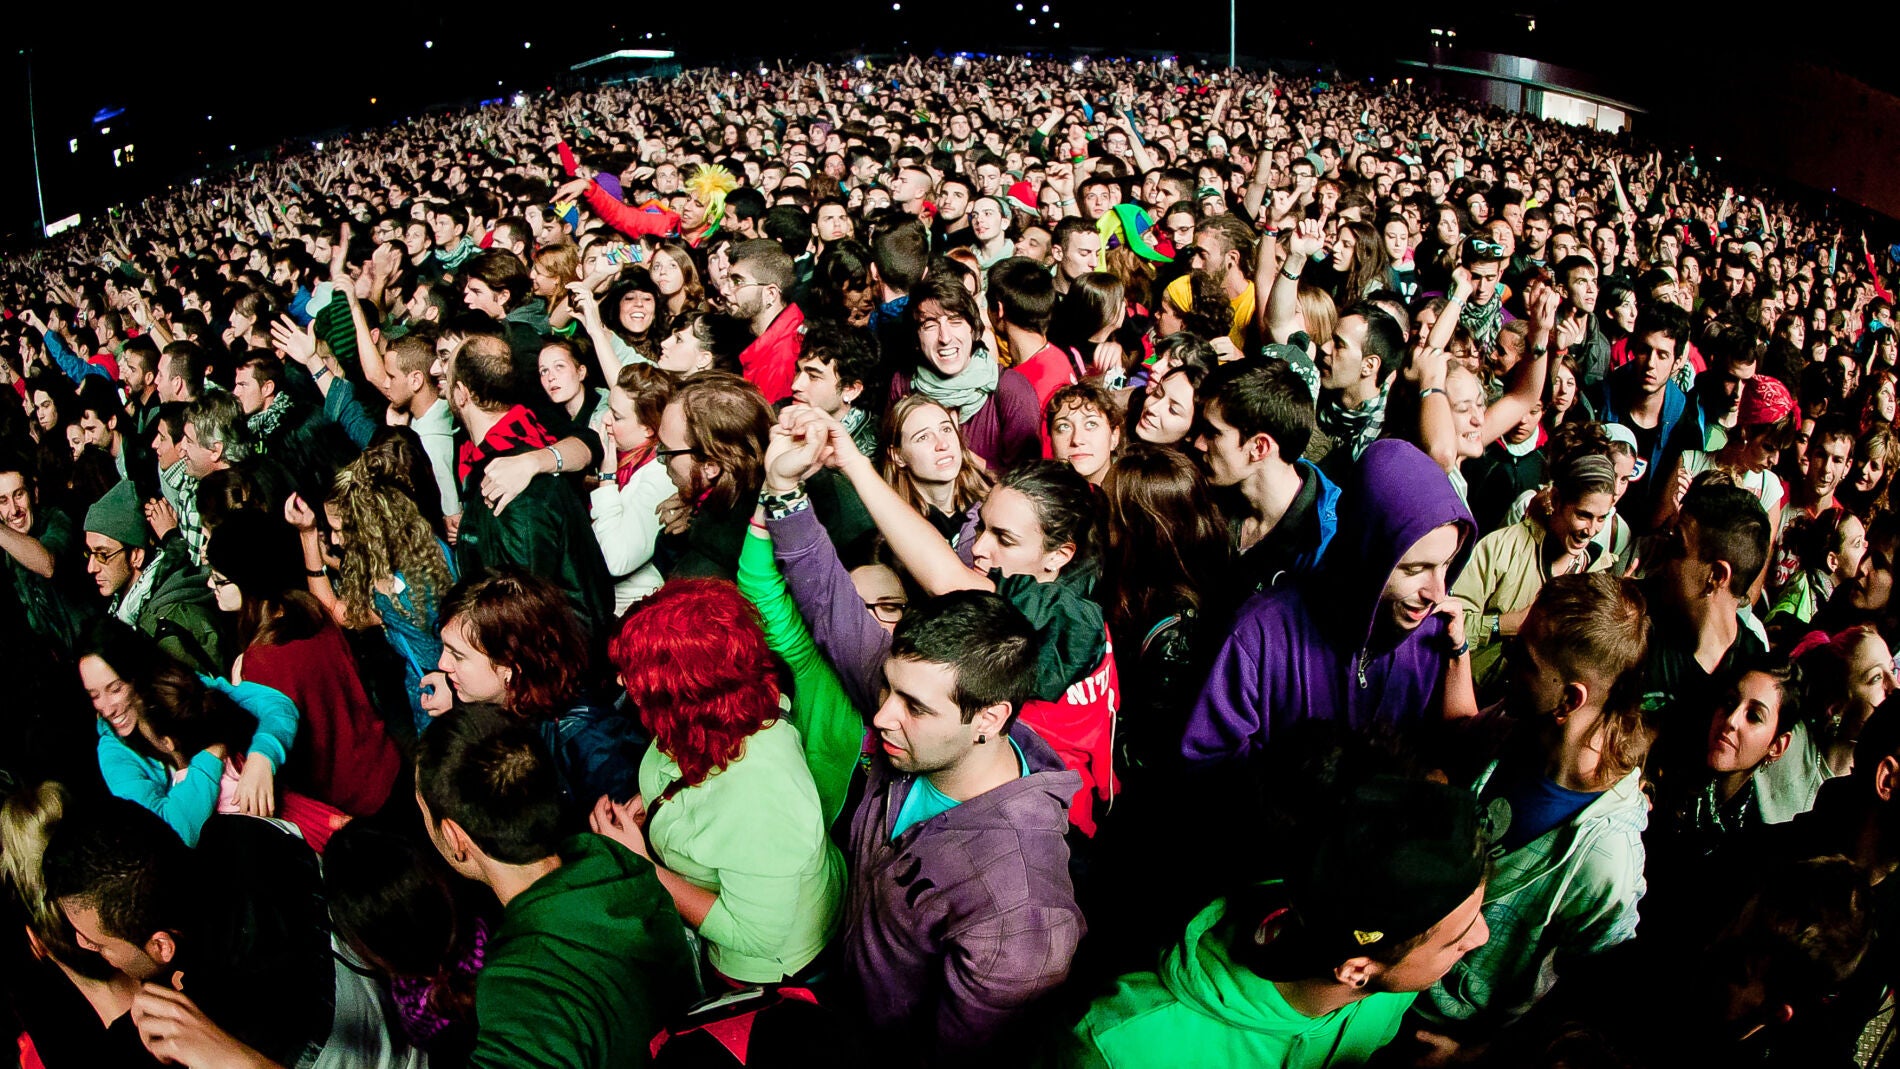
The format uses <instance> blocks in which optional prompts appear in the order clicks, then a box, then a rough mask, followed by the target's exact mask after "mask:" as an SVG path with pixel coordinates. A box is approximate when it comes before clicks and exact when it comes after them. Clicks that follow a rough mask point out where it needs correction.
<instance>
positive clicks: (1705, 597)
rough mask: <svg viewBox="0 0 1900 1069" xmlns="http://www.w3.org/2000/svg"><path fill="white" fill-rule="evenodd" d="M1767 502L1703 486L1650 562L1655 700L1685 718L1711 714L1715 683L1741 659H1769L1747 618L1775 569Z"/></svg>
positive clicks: (1716, 485)
mask: <svg viewBox="0 0 1900 1069" xmlns="http://www.w3.org/2000/svg"><path fill="white" fill-rule="evenodd" d="M1769 541H1770V537H1769V529H1768V514H1767V512H1766V511H1764V510H1763V509H1762V505H1761V499H1759V498H1757V497H1756V496H1755V495H1754V494H1753V493H1751V492H1749V491H1747V490H1744V489H1742V488H1741V487H1739V486H1735V485H1732V484H1728V483H1722V482H1716V481H1704V482H1698V483H1697V484H1696V485H1694V486H1692V487H1691V488H1690V490H1689V492H1688V493H1687V494H1686V495H1684V496H1683V499H1682V506H1681V507H1680V508H1679V509H1678V510H1677V512H1676V521H1675V524H1674V525H1673V526H1671V527H1670V528H1669V530H1667V531H1663V532H1661V534H1660V537H1659V540H1658V544H1657V547H1656V548H1655V549H1654V550H1652V551H1651V557H1650V559H1649V561H1648V562H1647V565H1648V569H1647V570H1648V578H1647V579H1646V581H1645V582H1646V586H1645V589H1644V593H1645V594H1646V595H1647V596H1648V598H1649V604H1650V613H1651V615H1653V616H1654V617H1655V618H1656V630H1655V635H1654V638H1653V640H1652V641H1651V642H1650V645H1649V683H1648V686H1649V690H1650V693H1651V694H1652V696H1653V698H1652V700H1653V701H1654V702H1655V703H1657V704H1659V705H1661V706H1672V707H1674V708H1676V709H1679V710H1680V711H1681V712H1682V714H1683V715H1685V716H1695V715H1698V714H1700V713H1702V712H1704V711H1706V710H1708V709H1710V708H1713V705H1712V704H1711V703H1712V702H1714V701H1715V700H1716V699H1717V698H1718V697H1719V695H1717V694H1715V693H1714V689H1713V688H1714V680H1715V679H1716V678H1717V677H1718V676H1720V675H1721V674H1722V671H1723V669H1725V668H1727V667H1729V666H1730V665H1731V664H1733V663H1734V662H1735V660H1736V659H1737V658H1738V657H1747V656H1752V655H1754V654H1759V653H1761V652H1763V649H1764V648H1763V645H1762V641H1761V639H1760V638H1758V637H1756V634H1755V632H1754V630H1752V629H1751V628H1747V627H1744V626H1742V622H1741V618H1740V614H1741V612H1742V611H1743V610H1744V609H1746V608H1747V607H1748V605H1749V603H1750V591H1751V590H1753V589H1754V588H1755V584H1756V582H1757V580H1759V579H1760V578H1761V577H1762V570H1763V569H1764V568H1765V567H1766V566H1767V564H1768V546H1769Z"/></svg>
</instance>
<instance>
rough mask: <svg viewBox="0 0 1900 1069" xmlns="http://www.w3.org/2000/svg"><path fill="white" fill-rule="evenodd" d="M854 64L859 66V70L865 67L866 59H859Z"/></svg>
mask: <svg viewBox="0 0 1900 1069" xmlns="http://www.w3.org/2000/svg"><path fill="white" fill-rule="evenodd" d="M852 66H854V67H856V68H857V69H859V70H863V69H864V61H863V60H858V61H857V62H856V63H854V64H852Z"/></svg>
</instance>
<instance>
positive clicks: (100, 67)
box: [0, 0, 1900, 235]
mask: <svg viewBox="0 0 1900 1069" xmlns="http://www.w3.org/2000/svg"><path fill="white" fill-rule="evenodd" d="M1043 2H1044V0H1034V2H1033V3H1025V5H1024V6H1025V11H1024V12H1022V13H1018V12H1016V11H1015V6H1016V0H975V2H972V3H966V4H961V5H956V6H955V7H953V8H947V7H945V6H944V5H942V4H937V3H929V4H926V3H924V2H923V0H913V2H911V3H908V4H905V5H904V6H905V8H906V9H907V10H903V11H899V12H893V11H892V10H891V4H890V0H875V2H873V0H829V2H827V3H826V4H823V5H819V6H818V7H817V8H805V7H804V6H803V5H778V6H781V7H782V9H783V10H785V11H786V12H787V13H788V14H789V13H792V12H797V11H800V10H801V9H802V10H823V11H825V12H826V14H827V17H826V19H825V21H824V22H823V23H822V24H820V25H821V27H822V28H823V29H824V30H826V31H829V32H819V33H813V34H809V35H807V34H800V35H797V37H796V40H797V41H798V42H799V43H800V44H801V45H802V46H803V47H804V48H806V49H809V50H810V51H808V52H805V53H802V54H805V55H810V56H813V57H814V58H815V57H818V56H822V55H824V54H827V53H830V54H850V53H851V52H853V51H855V50H858V49H867V50H869V49H901V48H902V47H903V45H904V42H913V43H920V42H924V41H929V42H931V44H932V46H933V47H935V48H939V49H954V48H967V49H972V50H990V51H1014V50H1021V49H1024V48H1030V47H1033V48H1037V49H1063V50H1067V49H1080V50H1084V51H1088V52H1094V53H1114V52H1119V51H1122V50H1128V51H1138V50H1146V51H1154V50H1167V51H1171V52H1181V53H1189V52H1194V51H1207V52H1220V53H1224V52H1225V50H1226V46H1227V5H1226V4H1225V3H1221V2H1220V0H1181V2H1179V3H1174V4H1169V5H1166V7H1165V8H1161V7H1158V6H1157V5H1154V4H1140V5H1136V4H1128V3H1116V2H1114V0H1048V2H1049V3H1050V5H1051V9H1052V10H1051V12H1049V13H1048V14H1042V13H1040V12H1039V11H1038V10H1037V9H1038V8H1040V7H1041V5H1042V3H1043ZM1240 6H1241V8H1242V10H1241V15H1240V51H1241V53H1242V54H1243V55H1255V56H1271V57H1287V58H1292V57H1297V58H1311V59H1316V60H1325V61H1328V62H1333V61H1337V62H1339V63H1342V64H1344V65H1346V66H1348V67H1349V68H1357V69H1358V70H1362V71H1366V72H1368V73H1376V72H1380V71H1382V70H1384V69H1386V65H1387V64H1388V63H1389V61H1390V60H1391V59H1392V57H1394V56H1395V55H1397V54H1400V53H1407V52H1409V53H1417V52H1418V51H1419V50H1420V46H1421V45H1422V43H1423V42H1424V41H1425V40H1426V39H1427V38H1426V36H1425V34H1426V27H1427V26H1429V25H1435V24H1449V25H1455V26H1456V27H1457V28H1458V30H1459V36H1460V39H1461V41H1462V42H1464V43H1466V44H1467V45H1468V46H1470V47H1485V46H1490V47H1496V48H1498V49H1499V50H1501V51H1508V52H1512V53H1515V54H1522V55H1531V56H1535V57H1537V58H1541V59H1547V60H1550V61H1553V62H1556V63H1559V64H1563V65H1566V66H1572V67H1577V68H1580V69H1586V70H1592V71H1595V72H1598V73H1601V74H1605V75H1608V76H1609V77H1611V79H1612V80H1613V82H1615V83H1616V84H1620V85H1622V86H1625V87H1627V88H1626V91H1625V94H1624V95H1625V96H1626V98H1627V99H1632V100H1634V101H1636V102H1637V103H1642V104H1647V105H1649V106H1651V108H1652V110H1654V111H1655V112H1656V117H1657V118H1658V119H1660V120H1665V121H1667V120H1671V119H1674V120H1677V121H1691V122H1692V121H1693V116H1672V115H1670V114H1669V101H1668V100H1667V99H1664V100H1659V101H1658V100H1645V99H1644V98H1643V93H1644V85H1645V83H1648V82H1650V80H1651V79H1650V74H1651V73H1652V72H1653V71H1654V70H1656V69H1659V68H1660V67H1662V66H1668V67H1671V68H1675V69H1678V70H1679V69H1680V68H1681V67H1682V66H1684V65H1685V64H1696V63H1706V64H1707V65H1708V66H1709V68H1710V70H1711V71H1712V72H1713V75H1714V76H1715V77H1725V76H1746V75H1748V74H1749V73H1750V65H1753V64H1760V63H1764V62H1770V61H1771V60H1769V59H1766V58H1764V53H1763V50H1761V49H1759V48H1756V47H1754V46H1753V45H1752V44H1750V43H1749V42H1751V41H1753V40H1758V39H1759V35H1761V34H1763V33H1768V32H1770V28H1769V27H1767V26H1765V25H1762V24H1759V23H1757V22H1756V21H1755V20H1753V19H1750V18H1741V19H1739V21H1738V16H1737V15H1736V14H1734V11H1733V9H1732V8H1730V7H1724V8H1721V9H1717V10H1718V11H1719V12H1720V14H1719V15H1717V16H1715V19H1714V21H1713V22H1709V21H1705V20H1704V18H1703V16H1702V15H1701V14H1700V13H1698V12H1685V11H1680V10H1678V11H1674V12H1673V13H1670V14H1665V15H1658V14H1653V13H1652V14H1649V15H1647V16H1646V21H1645V22H1643V23H1640V24H1638V23H1635V22H1633V20H1630V19H1626V18H1623V17H1620V16H1618V17H1609V16H1606V15H1604V14H1602V12H1601V9H1600V8H1598V7H1597V6H1596V5H1576V4H1566V5H1556V4H1550V3H1546V2H1544V0H1537V2H1531V0H1523V2H1519V3H1494V2H1488V0H1476V2H1472V3H1466V4H1463V5H1461V6H1460V8H1459V10H1460V12H1461V14H1460V15H1459V16H1458V18H1457V19H1456V20H1455V21H1453V22H1446V21H1445V19H1444V17H1443V16H1437V17H1435V18H1433V19H1427V18H1426V16H1424V15H1419V14H1408V13H1407V12H1408V11H1422V10H1425V9H1426V8H1427V7H1428V5H1419V6H1418V7H1416V8H1407V9H1392V11H1391V12H1389V13H1381V12H1380V11H1379V10H1378V9H1370V8H1369V9H1365V11H1364V14H1363V17H1355V18H1353V19H1350V20H1343V25H1342V20H1340V19H1339V18H1338V14H1337V13H1338V11H1339V10H1340V8H1338V7H1337V6H1336V5H1331V4H1325V5H1302V6H1301V7H1299V8H1294V7H1293V5H1280V4H1276V5H1272V6H1271V8H1269V7H1268V5H1262V4H1258V3H1246V4H1242V5H1240ZM71 10H72V9H65V8H62V7H60V6H58V5H35V6H33V7H31V8H28V9H27V10H25V11H23V12H17V13H15V14H14V15H13V16H12V19H11V21H10V22H9V23H8V25H7V26H6V28H5V30H3V31H0V43H3V45H4V48H3V51H0V145H4V146H5V147H4V148H0V161H5V164H6V166H5V169H4V177H0V235H5V234H10V233H19V232H22V231H24V230H26V229H27V228H28V227H29V226H30V225H31V223H32V220H33V219H34V217H35V216H36V214H37V213H36V208H35V204H34V187H33V180H32V157H31V153H30V149H29V145H30V141H29V138H28V134H27V107H26V68H25V57H24V56H23V55H22V50H23V49H27V48H31V49H32V51H33V53H34V56H33V61H34V83H35V88H36V91H37V100H36V103H37V111H38V117H39V146H40V154H41V164H42V170H43V174H44V177H45V182H44V186H45V196H46V210H47V214H48V216H49V217H51V218H55V219H57V218H59V217H61V216H63V215H66V214H68V213H70V212H73V211H84V212H85V213H86V214H87V215H88V216H89V217H90V216H91V215H92V214H93V212H94V211H95V210H96V209H97V208H98V207H100V206H101V205H102V204H104V203H106V202H109V201H112V200H118V199H128V198H132V197H136V196H140V195H143V194H145V193H147V192H150V191H151V190H153V189H154V188H156V187H157V186H159V185H160V184H162V183H163V182H164V181H166V180H167V179H171V178H174V177H176V176H179V175H181V174H188V173H191V172H192V171H193V169H196V168H202V166H203V165H204V164H205V163H207V162H209V163H212V164H213V165H218V164H221V163H224V162H227V161H228V160H229V159H230V158H231V156H232V155H233V154H232V152H231V150H230V149H229V146H230V145H233V144H235V145H236V146H237V147H238V150H239V151H240V152H243V151H246V150H250V151H256V150H260V149H262V148H265V147H267V146H268V145H270V144H272V143H273V142H275V141H277V140H278V139H282V138H288V137H291V136H293V135H313V134H318V133H320V132H322V131H324V130H326V129H334V128H336V127H339V126H343V125H350V124H358V123H367V122H373V121H389V120H393V119H396V118H399V117H401V116H403V115H406V114H412V113H413V112H415V111H416V110H418V109H421V108H425V107H428V106H431V105H437V104H445V103H451V102H456V101H463V100H469V99H474V98H477V97H479V96H481V95H496V94H498V93H499V92H501V91H503V90H508V91H512V90H514V89H517V88H534V87H538V86H540V85H545V84H547V82H548V80H549V77H550V75H551V74H554V73H556V72H559V71H564V70H565V69H566V67H567V65H568V64H569V63H572V62H575V61H576V60H578V59H583V58H587V57H591V56H594V55H599V54H601V53H604V52H607V51H611V50H612V49H614V48H617V47H633V46H643V45H649V44H652V45H660V44H665V45H666V46H668V47H673V48H676V49H678V50H679V51H680V53H681V56H682V58H683V59H684V60H685V61H686V62H687V63H688V64H689V65H692V64H694V63H696V62H722V63H723V62H727V61H731V60H734V59H740V58H748V57H754V56H760V55H775V54H779V52H780V50H782V49H783V47H784V43H785V41H786V39H787V35H786V33H785V25H784V21H783V20H782V19H781V18H780V17H778V16H776V15H765V16H755V17H752V18H736V19H719V20H715V21H714V23H713V24H708V21H707V20H700V22H699V23H698V24H694V23H690V22H689V21H688V20H687V18H686V12H688V11H689V10H694V9H689V8H685V7H681V6H678V5H673V6H670V7H667V8H664V9H659V10H663V11H664V12H665V13H664V14H659V15H644V16H640V17H639V18H634V17H633V16H632V11H631V10H630V8H628V7H620V8H618V10H619V11H620V12H621V14H610V13H593V12H589V11H587V10H586V9H585V8H582V9H568V10H560V11H558V14H557V17H555V18H553V19H551V20H548V19H542V18H539V17H536V18H524V17H520V16H514V17H504V18H498V17H493V16H490V15H487V14H486V13H484V14H480V15H477V14H474V11H475V9H472V8H461V9H460V10H457V8H456V7H455V6H452V5H444V4H426V5H425V4H419V3H415V2H413V0H395V2H390V3H378V4H373V5H364V6H363V7H362V8H361V9H360V10H362V11H364V12H365V13H367V14H370V15H372V16H373V17H372V18H352V16H351V10H350V9H349V8H347V7H333V6H330V5H319V6H317V7H303V8H293V7H290V6H287V5H238V4H235V3H231V2H230V0H213V2H211V3H206V4H200V5H192V8H191V9H190V11H189V13H188V14H186V13H181V12H183V11H184V7H183V5H160V4H146V5H142V6H140V7H137V8H127V9H125V10H123V11H119V12H116V13H115V11H114V9H113V5H90V6H88V7H86V8H85V9H84V13H83V16H81V18H80V20H79V21H77V22H73V21H68V20H67V19H66V18H65V16H67V15H68V14H70V13H71ZM609 10H613V9H612V8H609ZM649 10H654V9H649ZM699 10H711V9H710V8H709V7H708V8H704V9H699ZM745 10H748V11H763V10H766V8H765V6H764V5H751V4H748V5H746V6H745ZM1157 10H1165V12H1166V14H1167V18H1166V20H1165V22H1158V21H1157V20H1156V18H1155V17H1154V12H1156V11H1157ZM1441 10H1442V9H1441ZM946 11H955V12H956V14H955V17H954V20H953V21H952V22H951V23H950V25H949V26H948V27H945V26H942V25H939V22H940V21H941V20H942V18H943V16H944V13H945V12H946ZM1533 13H1534V14H1535V17H1536V24H1537V26H1536V30H1535V31H1534V32H1533V31H1531V30H1530V29H1529V23H1530V17H1529V16H1530V15H1531V14H1533ZM791 17H793V18H796V17H798V16H796V15H791ZM1031 17H1034V18H1037V20H1038V23H1037V25H1036V26H1035V27H1031V26H1029V25H1028V19H1029V18H1031ZM1820 17H1821V18H1831V17H1833V16H1820ZM1659 20H1666V21H1659ZM1054 23H1061V28H1060V29H1057V28H1055V27H1054V25H1053V24H1054ZM497 27H504V28H497ZM524 27H526V28H524ZM1772 32H1773V36H1774V40H1775V42H1776V50H1775V52H1774V53H1773V54H1772V55H1773V57H1774V61H1780V60H1785V59H1791V58H1805V59H1809V60H1818V61H1823V62H1824V64H1825V65H1827V66H1830V67H1834V68H1836V69H1841V70H1844V71H1847V72H1848V73H1852V74H1855V75H1856V76H1859V77H1862V78H1866V79H1868V80H1870V81H1874V82H1875V83H1876V84H1879V83H1882V82H1892V81H1900V75H1893V74H1890V73H1888V68H1889V65H1888V64H1886V63H1885V61H1884V59H1883V57H1881V56H1880V54H1879V53H1878V51H1877V45H1878V40H1879V35H1877V34H1870V33H1867V32H1866V27H1864V26H1854V27H1850V26H1846V25H1835V26H1829V25H1826V24H1824V23H1819V22H1816V21H1814V20H1812V19H1811V20H1810V22H1809V23H1808V24H1806V25H1777V26H1775V27H1773V29H1772ZM647 33H653V34H654V35H655V38H654V40H652V41H651V42H649V41H648V40H646V38H645V34H647ZM1605 34H1614V35H1615V36H1613V37H1606V36H1605ZM102 37H105V38H109V40H110V43H107V42H106V41H102V40H101V38H102ZM425 41H433V42H434V46H433V47H432V48H425V47H424V44H423V43H424V42H425ZM524 42H525V43H531V44H532V47H531V48H523V47H522V46H523V44H524ZM1727 42H1734V44H1733V45H1732V46H1730V45H1727V44H1726V43H1727ZM912 47H915V44H913V46H912ZM1728 49H1732V51H1733V54H1734V55H1735V56H1737V57H1742V58H1738V59H1736V60H1733V61H1731V60H1728V59H1726V58H1724V57H1725V55H1726V53H1727V50H1728ZM1843 49H1848V50H1851V51H1849V52H1846V53H1843V51H1842V50H1843ZM497 82H500V83H501V84H500V85H499V86H498V85H497V84H496V83H497ZM1887 88H1890V89H1891V88H1892V86H1891V85H1889V86H1887ZM371 97H375V98H376V101H377V103H376V104H375V105H372V104H371V103H370V98H371ZM111 108H124V109H126V110H125V112H124V114H122V115H120V116H118V117H117V118H115V119H112V120H110V121H108V122H105V123H103V124H95V123H93V122H92V121H91V120H92V117H93V116H94V114H95V113H97V112H98V111H100V110H101V109H111ZM207 115H209V116H212V118H210V119H209V120H207V119H206V116H207ZM104 128H110V130H111V131H112V132H111V133H110V134H105V133H103V132H102V131H103V129H104ZM75 137H76V138H78V139H79V152H78V153H77V154H74V153H72V152H69V151H68V142H69V139H71V138H75ZM128 143H129V144H133V145H134V146H135V163H134V164H133V165H132V166H130V167H124V168H118V169H115V168H114V167H113V164H112V154H111V149H112V148H113V147H119V146H123V145H125V144H128ZM1889 151H1891V150H1889Z"/></svg>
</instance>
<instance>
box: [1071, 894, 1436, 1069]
mask: <svg viewBox="0 0 1900 1069" xmlns="http://www.w3.org/2000/svg"><path fill="white" fill-rule="evenodd" d="M1226 909H1227V900H1226V899H1224V898H1223V899H1220V900H1218V901H1216V902H1215V903H1214V904H1213V905H1211V906H1209V907H1207V908H1206V909H1204V910H1202V911H1201V914H1200V916H1198V917H1195V918H1194V921H1193V923H1191V924H1189V925H1188V929H1187V934H1186V935H1185V936H1183V937H1182V939H1181V942H1180V943H1179V944H1178V945H1176V946H1175V947H1174V948H1173V949H1172V950H1170V951H1168V953H1167V955H1166V956H1164V957H1163V958H1162V959H1161V971H1160V973H1159V974H1156V973H1135V974H1134V975H1131V976H1124V977H1122V978H1121V980H1120V981H1119V982H1117V984H1116V987H1115V993H1114V994H1112V995H1108V996H1106V997H1104V998H1100V999H1097V1000H1096V1001H1095V1004H1094V1005H1093V1006H1091V1007H1089V1012H1088V1015H1087V1016H1085V1017H1083V1018H1082V1023H1081V1024H1079V1025H1077V1026H1076V1027H1075V1030H1074V1031H1073V1032H1072V1033H1070V1035H1069V1037H1068V1041H1067V1042H1066V1043H1065V1044H1064V1045H1063V1048H1062V1051H1061V1054H1060V1056H1059V1057H1057V1058H1056V1060H1055V1062H1054V1065H1056V1066H1060V1067H1062V1069H1084V1067H1086V1069H1146V1067H1150V1066H1153V1067H1157V1069H1159V1067H1163V1066H1165V1067H1167V1069H1200V1067H1205V1069H1230V1067H1232V1066H1255V1067H1260V1069H1281V1067H1285V1069H1327V1067H1330V1066H1345V1065H1359V1064H1362V1063H1364V1062H1365V1061H1366V1059H1368V1058H1370V1057H1371V1056H1372V1054H1373V1052H1375V1051H1377V1050H1378V1049H1379V1048H1381V1047H1383V1046H1385V1045H1386V1044H1387V1043H1390V1042H1391V1041H1392V1037H1394V1036H1396V1035H1398V1032H1399V1019H1400V1018H1401V1017H1403V1016H1404V1015H1405V1011H1406V1010H1407V1009H1408V1008H1409V1007H1410V1006H1411V1005H1412V1000H1413V998H1415V997H1416V996H1415V995H1412V994H1403V995H1398V994H1376V995H1368V996H1366V997H1365V998H1363V999H1360V1000H1359V1001H1357V1002H1354V1003H1352V1004H1351V1005H1349V1006H1345V1007H1343V1008H1341V1009H1337V1010H1334V1011H1333V1012H1332V1013H1329V1014H1327V1015H1325V1016H1324V1017H1307V1016H1305V1015H1304V1014H1301V1013H1300V1012H1299V1011H1298V1010H1295V1009H1294V1008H1293V1007H1291V1006H1289V1005H1287V1003H1286V1000H1285V999H1284V998H1282V997H1281V996H1280V991H1279V989H1278V988H1276V987H1275V986H1274V985H1273V982H1272V981H1270V980H1266V979H1262V978H1261V977H1259V976H1257V975H1255V974H1254V973H1253V972H1252V971H1250V970H1249V969H1247V967H1246V966H1244V965H1240V964H1237V963H1235V962H1234V961H1233V960H1232V959H1231V958H1230V957H1228V954H1227V947H1228V945H1229V943H1230V941H1231V939H1232V938H1233V935H1234V932H1233V928H1234V925H1232V924H1223V923H1222V917H1223V915H1224V914H1225V912H1226Z"/></svg>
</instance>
